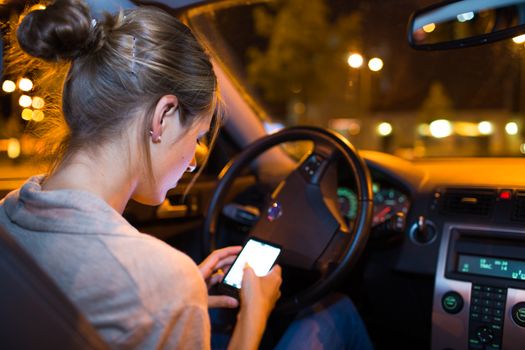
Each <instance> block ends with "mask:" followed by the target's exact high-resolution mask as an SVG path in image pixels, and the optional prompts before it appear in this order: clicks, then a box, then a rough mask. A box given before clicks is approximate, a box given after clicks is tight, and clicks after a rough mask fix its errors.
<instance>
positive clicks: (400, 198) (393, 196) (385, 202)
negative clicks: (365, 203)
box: [372, 186, 409, 226]
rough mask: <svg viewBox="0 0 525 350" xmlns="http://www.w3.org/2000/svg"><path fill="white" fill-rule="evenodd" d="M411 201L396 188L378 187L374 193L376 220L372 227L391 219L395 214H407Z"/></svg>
mask: <svg viewBox="0 0 525 350" xmlns="http://www.w3.org/2000/svg"><path fill="white" fill-rule="evenodd" d="M408 207H409V201H408V198H407V196H405V195H404V194H403V193H401V192H400V191H398V190H396V189H395V188H391V187H385V188H381V187H380V186H377V192H375V193H374V218H373V220H372V225H374V226H375V225H377V224H380V223H382V222H385V221H386V220H388V219H390V217H392V216H393V215H394V214H395V213H397V212H402V213H404V214H407V212H408Z"/></svg>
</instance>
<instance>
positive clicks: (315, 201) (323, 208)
mask: <svg viewBox="0 0 525 350" xmlns="http://www.w3.org/2000/svg"><path fill="white" fill-rule="evenodd" d="M291 141H312V142H313V150H312V151H311V152H309V153H308V154H307V155H306V156H305V157H304V158H303V159H302V160H301V161H300V162H299V165H298V166H297V167H296V168H295V169H294V170H293V171H292V172H291V173H290V174H288V175H287V176H286V178H285V179H284V180H282V181H281V182H280V183H279V185H278V186H277V187H276V188H275V190H274V191H273V193H272V194H271V197H270V200H269V201H268V203H264V206H263V207H264V210H263V211H262V212H261V215H260V217H259V218H258V220H257V222H256V223H255V224H254V225H253V226H252V228H251V231H250V232H249V236H255V237H257V238H260V239H263V240H265V241H269V242H272V243H276V244H278V245H280V246H281V247H282V248H283V249H282V254H281V257H280V260H279V263H280V264H282V265H283V266H284V267H286V266H291V267H295V268H299V269H304V270H307V271H312V272H315V273H317V274H319V275H320V276H321V277H320V278H319V279H318V280H317V281H315V283H313V284H312V285H310V286H308V287H306V288H305V289H303V290H301V291H300V292H297V293H295V294H294V295H291V296H285V297H283V298H281V300H280V301H279V302H278V304H277V305H276V309H275V311H277V312H295V311H298V310H299V309H301V308H303V307H305V306H307V305H311V304H312V303H314V302H315V301H317V300H319V299H320V298H321V297H322V296H324V295H325V294H326V293H327V292H328V291H330V289H332V288H333V287H334V286H335V285H336V284H337V283H338V282H340V281H341V280H343V279H344V277H345V276H347V273H348V272H349V271H350V270H351V268H352V267H353V265H354V264H355V262H356V261H357V259H358V257H359V255H360V253H361V252H362V251H363V248H364V246H365V244H366V241H367V239H368V234H369V231H370V226H371V221H372V210H373V201H372V200H373V197H372V181H371V178H370V173H369V171H368V168H367V166H366V164H365V162H364V161H363V159H362V158H361V157H360V156H359V154H358V153H357V151H356V149H355V148H354V147H353V146H352V144H350V142H349V141H348V140H347V139H345V138H344V137H342V136H341V135H339V134H337V133H335V132H331V131H328V130H326V129H322V128H317V127H290V128H285V129H283V130H281V131H279V132H277V133H274V134H271V135H268V136H265V137H263V138H261V139H259V140H257V141H255V142H254V143H253V144H251V145H250V146H248V148H246V149H245V150H244V151H242V152H241V153H240V154H239V155H237V156H236V157H235V158H234V159H233V160H232V161H230V162H229V163H228V164H227V165H226V167H225V168H224V169H223V170H222V172H221V174H220V175H219V182H218V185H217V188H216V191H215V193H214V195H213V197H212V199H211V202H210V205H209V207H208V212H207V216H206V220H205V223H204V229H203V242H204V244H205V247H204V249H205V252H209V251H210V243H212V244H213V243H216V239H217V235H216V234H215V233H216V232H215V231H216V228H217V227H216V226H217V221H218V216H219V214H220V212H221V210H222V205H223V203H222V202H223V201H224V199H225V197H226V194H227V193H228V190H229V189H230V187H231V186H232V184H233V182H234V180H235V179H236V178H237V177H238V176H239V174H240V172H241V170H242V169H243V168H245V167H246V166H247V165H248V164H249V163H251V162H252V161H253V160H254V159H255V158H256V157H258V156H259V155H261V154H262V153H263V152H265V151H267V150H268V149H270V148H272V147H274V146H277V145H280V144H282V143H285V142H291ZM339 159H341V160H342V161H343V163H344V165H345V166H348V168H349V169H351V171H352V172H353V175H354V179H355V185H356V192H357V208H356V209H357V210H356V211H357V214H356V217H355V221H354V224H353V225H352V226H351V228H350V227H349V225H347V224H346V221H345V219H344V218H343V217H342V215H341V214H340V212H339V209H338V205H337V195H336V193H335V192H336V191H331V192H333V194H332V195H327V194H325V193H323V191H322V190H321V187H322V186H321V184H322V182H323V179H324V177H328V176H325V175H326V174H327V173H328V171H327V170H328V169H329V166H330V164H332V162H334V161H336V160H339Z"/></svg>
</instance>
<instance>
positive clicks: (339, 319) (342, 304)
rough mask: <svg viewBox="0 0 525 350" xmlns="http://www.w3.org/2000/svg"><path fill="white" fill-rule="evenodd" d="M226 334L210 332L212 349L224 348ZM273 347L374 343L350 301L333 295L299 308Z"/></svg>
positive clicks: (364, 349) (356, 347)
mask: <svg viewBox="0 0 525 350" xmlns="http://www.w3.org/2000/svg"><path fill="white" fill-rule="evenodd" d="M212 321H213V314H212ZM229 336H230V335H225V334H219V333H216V332H212V349H226V348H227V346H228V342H229ZM275 349H276V350H287V349H316V350H317V349H330V350H331V349H346V350H372V349H373V346H372V343H371V341H370V338H369V337H368V332H367V331H366V328H365V325H364V324H363V321H362V320H361V317H360V316H359V313H358V312H357V310H356V308H355V307H354V304H353V303H352V301H351V300H350V299H349V298H348V297H345V296H343V295H339V294H335V295H331V296H329V297H326V298H324V299H323V300H321V301H320V302H318V303H316V304H314V305H313V306H311V307H309V308H307V309H305V310H303V311H301V312H300V313H299V314H298V315H297V316H296V317H295V319H294V320H293V321H292V323H291V324H290V325H289V326H288V328H287V329H286V331H285V332H284V334H283V336H282V337H281V339H280V340H279V342H278V343H277V345H276V347H275Z"/></svg>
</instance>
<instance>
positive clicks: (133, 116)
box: [0, 0, 369, 349]
mask: <svg viewBox="0 0 525 350" xmlns="http://www.w3.org/2000/svg"><path fill="white" fill-rule="evenodd" d="M16 34H17V39H18V42H19V45H20V47H21V48H22V49H23V51H25V52H26V53H28V54H29V55H31V56H34V57H37V58H38V59H40V60H45V61H49V62H51V63H55V64H58V65H63V64H66V63H67V64H69V66H68V67H67V68H68V69H67V74H66V76H65V78H64V80H63V85H62V88H61V106H60V107H61V108H59V109H58V110H59V111H60V112H61V115H62V117H63V119H64V121H65V124H66V126H67V128H66V130H67V133H66V134H65V137H64V138H63V140H62V142H61V143H60V145H59V146H58V147H55V148H54V149H55V150H56V151H57V153H56V157H55V162H54V163H53V167H52V170H51V171H50V172H49V174H47V175H41V176H35V177H33V178H31V179H29V180H28V181H27V182H26V183H25V184H24V185H23V186H22V187H21V188H20V189H19V190H16V191H14V192H12V193H10V194H9V195H8V196H6V198H5V199H4V200H3V201H1V202H0V225H1V226H3V227H4V228H5V229H6V230H7V231H8V232H9V233H10V234H12V235H13V236H14V237H15V238H16V239H17V240H18V241H19V242H20V243H21V245H22V246H23V247H24V248H25V249H26V250H27V251H28V252H29V253H30V254H31V255H32V256H33V257H34V258H35V260H36V261H37V262H38V263H39V264H40V266H41V267H43V269H44V270H45V271H46V272H47V273H48V274H49V275H50V276H51V277H53V279H54V280H55V281H56V282H57V284H58V285H59V287H60V288H61V289H62V290H63V291H64V292H65V293H66V295H67V296H68V297H69V298H70V299H71V300H72V301H73V302H74V304H75V305H76V306H77V307H78V308H79V309H80V310H81V311H82V312H83V313H84V315H85V316H86V317H87V319H88V320H89V321H90V322H91V323H92V324H93V325H94V326H95V328H96V329H97V330H98V332H99V333H100V335H101V336H102V337H103V339H104V340H105V341H106V342H107V343H108V344H109V345H110V346H111V347H112V348H141V349H153V348H166V349H168V348H169V349H175V348H176V349H206V348H209V347H210V322H209V316H208V307H231V308H235V307H237V306H239V305H238V302H237V301H236V300H235V299H233V298H229V297H226V296H210V297H208V295H207V285H211V284H213V283H216V282H217V281H218V278H219V277H220V275H219V276H217V275H216V274H215V272H216V271H217V270H218V269H220V268H223V267H227V266H228V265H229V264H231V263H232V261H233V259H234V258H235V256H236V254H238V252H239V250H240V247H229V248H224V249H221V250H217V251H215V252H213V253H212V254H211V255H210V256H209V257H208V258H207V259H206V260H205V261H204V262H202V263H201V264H200V265H199V266H197V265H195V264H194V263H193V261H192V260H191V259H190V258H189V257H188V256H186V255H184V254H183V253H181V252H179V251H177V250H175V249H173V248H172V247H170V246H168V245H167V244H165V243H163V242H161V241H159V240H157V239H155V238H153V237H151V236H148V235H145V234H142V233H140V232H138V231H137V230H136V229H135V228H133V227H132V226H131V225H130V224H129V223H128V222H127V221H126V220H125V219H124V218H123V217H122V215H121V214H122V212H123V211H124V208H125V206H126V204H127V202H128V201H129V199H130V198H133V199H134V200H136V201H138V202H141V203H144V204H149V205H158V204H160V203H161V202H162V201H163V200H164V199H165V197H166V193H167V191H168V190H169V189H171V188H173V187H175V186H176V185H177V182H178V181H179V179H180V178H181V176H182V175H183V173H184V172H186V171H193V170H194V169H195V166H196V163H195V157H194V154H195V149H196V146H197V142H198V140H199V138H201V137H203V135H205V134H206V133H208V132H211V134H212V135H214V134H215V133H216V130H217V125H216V124H217V120H218V118H217V117H214V113H215V111H216V109H217V105H218V91H217V80H216V77H215V74H214V72H213V69H212V65H211V63H210V60H209V57H208V56H207V54H206V53H205V51H204V50H203V49H202V47H201V46H200V45H199V44H198V42H197V41H196V39H195V38H194V36H193V34H192V33H191V32H190V30H189V29H188V28H187V27H186V26H184V25H183V24H182V23H180V22H179V21H177V20H176V19H175V18H173V17H172V16H170V15H169V14H167V13H165V12H163V11H161V10H159V9H157V8H153V7H141V8H136V9H132V10H126V11H124V12H122V13H120V14H117V15H114V16H112V15H106V16H105V18H104V20H100V21H98V22H97V21H95V20H93V19H92V18H91V15H90V11H89V8H88V7H87V6H86V5H85V3H84V2H82V1H81V0H56V1H54V2H52V3H51V4H50V5H48V6H47V7H46V8H42V7H40V8H38V9H35V10H33V11H30V12H28V13H27V14H25V16H24V17H23V19H22V21H21V22H20V24H19V26H18V29H17V32H16ZM54 79H56V77H55V78H54ZM51 131H52V132H56V130H55V129H51ZM242 283H243V285H242V289H241V298H240V300H241V302H240V311H239V313H238V317H237V323H236V327H235V329H234V331H233V334H232V336H231V339H230V341H229V347H230V348H236V349H254V348H257V346H258V344H259V342H260V340H261V337H262V335H263V332H264V328H265V324H266V321H267V319H268V317H269V315H270V312H271V310H272V309H273V307H274V305H275V302H276V300H277V299H278V298H279V295H280V292H279V287H280V284H281V270H280V268H279V267H278V266H276V267H275V268H274V269H273V270H272V271H271V272H270V273H269V274H268V275H267V276H265V277H262V278H259V277H256V276H255V275H254V273H253V271H252V270H251V268H249V267H247V268H246V269H245V274H244V278H243V282H242ZM349 313H354V314H355V310H353V309H351V310H350V311H349ZM341 324H342V325H344V324H348V323H344V322H341ZM352 324H357V325H358V327H361V328H362V325H361V323H360V321H359V320H358V322H357V323H352ZM292 328H293V327H292ZM361 328H359V330H360V331H364V329H361ZM343 332H344V331H343ZM294 334H298V332H297V331H294ZM364 335H365V341H368V338H366V331H364ZM287 339H288V341H289V342H290V341H291V340H292V339H293V337H288V338H287ZM303 339H304V338H303ZM362 344H364V343H362ZM366 344H369V342H368V343H366ZM289 345H290V346H293V343H290V344H289Z"/></svg>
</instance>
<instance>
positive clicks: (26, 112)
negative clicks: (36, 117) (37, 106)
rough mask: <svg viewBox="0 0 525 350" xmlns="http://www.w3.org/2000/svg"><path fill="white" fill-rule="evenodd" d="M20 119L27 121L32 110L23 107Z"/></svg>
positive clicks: (31, 115)
mask: <svg viewBox="0 0 525 350" xmlns="http://www.w3.org/2000/svg"><path fill="white" fill-rule="evenodd" d="M22 119H24V120H27V121H29V120H31V119H33V110H32V109H29V108H24V110H23V111H22Z"/></svg>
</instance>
